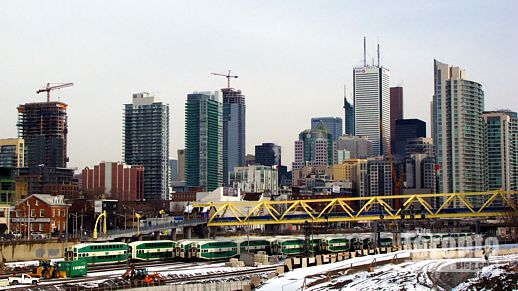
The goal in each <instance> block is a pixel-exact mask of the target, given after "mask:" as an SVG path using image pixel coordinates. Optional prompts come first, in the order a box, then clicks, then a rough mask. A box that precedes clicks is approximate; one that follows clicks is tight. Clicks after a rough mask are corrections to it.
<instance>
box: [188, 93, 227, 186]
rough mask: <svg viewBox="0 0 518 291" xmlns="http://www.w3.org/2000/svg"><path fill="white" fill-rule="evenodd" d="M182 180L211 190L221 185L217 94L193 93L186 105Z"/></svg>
mask: <svg viewBox="0 0 518 291" xmlns="http://www.w3.org/2000/svg"><path fill="white" fill-rule="evenodd" d="M185 180H186V184H187V186H189V187H202V188H204V189H205V190H207V191H213V190H214V189H216V188H218V187H220V186H221V184H222V183H223V105H222V103H221V101H220V97H219V94H218V92H194V93H192V94H188V95H187V103H186V104H185Z"/></svg>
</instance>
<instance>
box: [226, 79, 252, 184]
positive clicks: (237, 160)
mask: <svg viewBox="0 0 518 291" xmlns="http://www.w3.org/2000/svg"><path fill="white" fill-rule="evenodd" d="M221 92H222V93H223V182H224V183H225V185H227V184H228V173H229V172H232V171H233V170H234V167H240V166H244V165H245V147H246V139H245V121H246V105H245V96H244V95H243V94H241V90H235V89H233V88H225V89H221Z"/></svg>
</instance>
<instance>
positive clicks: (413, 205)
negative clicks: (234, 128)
mask: <svg viewBox="0 0 518 291" xmlns="http://www.w3.org/2000/svg"><path fill="white" fill-rule="evenodd" d="M517 193H518V192H514V191H513V192H510V191H506V192H504V191H489V192H472V193H448V194H413V195H412V194H409V195H393V196H372V197H348V198H345V197H344V198H326V199H307V200H283V201H278V200H272V201H270V200H262V201H253V202H252V201H239V202H208V203H202V202H196V203H194V205H193V206H194V207H197V208H201V207H203V208H205V209H207V208H208V209H210V210H209V211H208V226H246V225H257V224H299V223H305V222H312V223H326V222H346V221H380V220H395V219H428V218H477V217H479V218H482V217H510V216H515V215H518V205H517V203H516V201H517Z"/></svg>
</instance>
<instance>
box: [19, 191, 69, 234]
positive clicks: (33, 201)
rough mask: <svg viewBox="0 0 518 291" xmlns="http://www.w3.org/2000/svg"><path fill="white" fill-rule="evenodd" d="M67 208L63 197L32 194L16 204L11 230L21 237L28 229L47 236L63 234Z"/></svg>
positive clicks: (67, 205)
mask: <svg viewBox="0 0 518 291" xmlns="http://www.w3.org/2000/svg"><path fill="white" fill-rule="evenodd" d="M69 207H70V205H69V204H66V203H65V201H64V196H63V195H48V194H32V195H31V196H29V197H27V198H25V199H23V200H22V201H20V202H18V203H17V204H16V206H15V211H14V214H12V215H11V230H13V231H14V232H19V233H21V234H22V235H23V236H26V235H27V233H28V229H30V232H31V233H33V232H40V233H45V234H48V235H52V234H59V233H65V232H66V229H67V216H68V208H69Z"/></svg>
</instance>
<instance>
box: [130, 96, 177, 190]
mask: <svg viewBox="0 0 518 291" xmlns="http://www.w3.org/2000/svg"><path fill="white" fill-rule="evenodd" d="M123 155H124V162H125V163H126V164H129V165H142V166H144V198H145V199H148V200H151V199H153V200H155V199H156V200H158V199H164V200H167V199H169V165H168V162H169V105H168V104H166V103H164V102H162V101H160V100H159V99H158V98H156V97H154V96H152V95H151V94H149V93H145V92H144V93H137V94H133V102H132V103H131V104H125V105H124V117H123Z"/></svg>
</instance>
